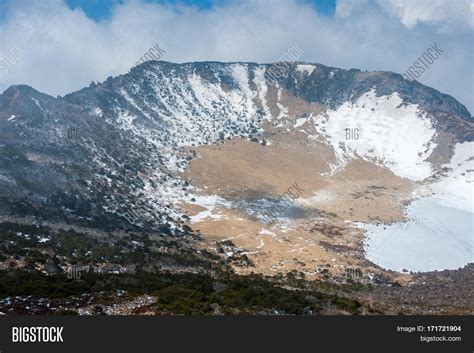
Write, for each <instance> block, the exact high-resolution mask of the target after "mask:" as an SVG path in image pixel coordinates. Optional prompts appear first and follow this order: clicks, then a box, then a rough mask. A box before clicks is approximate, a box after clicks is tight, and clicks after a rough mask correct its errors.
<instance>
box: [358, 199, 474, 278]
mask: <svg viewBox="0 0 474 353" xmlns="http://www.w3.org/2000/svg"><path fill="white" fill-rule="evenodd" d="M407 218H408V221H407V222H399V223H394V224H392V225H371V224H359V226H361V227H362V228H363V229H365V231H366V240H365V244H364V249H365V252H366V257H367V258H368V259H369V260H370V261H372V262H374V263H376V264H377V265H379V266H381V267H383V268H386V269H390V270H394V271H401V270H402V269H407V270H409V271H413V272H425V271H433V270H444V269H457V268H459V267H464V266H465V265H466V264H467V263H470V262H473V261H474V259H473V239H474V236H473V233H474V213H472V212H467V211H463V210H460V209H457V208H453V207H447V206H443V205H442V204H441V203H439V201H438V200H436V199H435V198H433V197H428V198H422V199H419V200H415V201H414V202H412V203H411V204H410V205H409V206H408V207H407Z"/></svg>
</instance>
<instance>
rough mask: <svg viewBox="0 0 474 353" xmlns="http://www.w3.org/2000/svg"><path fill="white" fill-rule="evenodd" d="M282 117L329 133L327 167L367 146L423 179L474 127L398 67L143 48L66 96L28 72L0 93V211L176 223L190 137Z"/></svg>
mask: <svg viewBox="0 0 474 353" xmlns="http://www.w3.org/2000/svg"><path fill="white" fill-rule="evenodd" d="M270 70H273V71H277V72H278V73H279V74H278V78H277V79H276V80H275V76H272V78H271V79H270V78H269V75H268V72H269V71H270ZM413 126H415V127H416V128H414V127H413ZM356 128H357V129H359V130H360V131H358V132H359V133H360V134H361V138H357V139H356V138H354V135H352V138H351V136H349V138H348V135H347V131H346V129H356ZM279 130H280V131H282V130H303V131H304V132H305V133H306V134H308V135H309V136H310V137H311V138H312V139H313V140H316V141H318V142H320V143H324V144H326V145H327V146H330V147H331V148H332V150H333V153H334V158H333V160H332V162H331V173H336V172H338V171H339V170H341V169H343V168H344V167H345V165H346V164H347V163H348V161H350V160H352V159H354V158H362V159H365V160H366V161H370V162H371V163H375V164H378V165H381V166H384V167H388V168H390V169H391V170H392V171H393V172H394V173H395V174H396V175H398V176H400V177H404V178H409V179H412V180H416V181H425V182H426V181H430V180H431V181H438V179H439V178H440V177H442V176H444V177H446V178H448V177H450V175H451V176H453V177H456V175H452V174H453V173H451V174H450V171H449V168H448V169H446V170H443V168H447V167H446V165H447V164H448V163H449V162H450V160H451V159H452V158H454V157H453V156H455V155H456V151H458V152H459V151H461V152H462V151H464V150H466V148H465V147H466V146H467V145H466V144H469V146H470V144H471V143H472V141H474V120H473V118H472V117H471V115H470V113H469V112H468V111H467V109H466V108H465V107H464V106H463V105H462V104H460V103H459V102H457V101H456V100H455V99H454V98H452V97H450V96H448V95H445V94H442V93H440V92H438V91H436V90H434V89H432V88H429V87H426V86H423V85H421V84H419V83H417V82H410V81H407V80H404V79H403V78H402V76H401V75H398V74H395V73H390V72H361V71H359V70H355V69H351V70H342V69H337V68H331V67H326V66H323V65H319V64H315V65H308V64H301V63H295V64H292V65H288V66H286V67H284V68H283V67H281V66H278V65H277V64H268V65H259V64H255V63H218V62H202V63H186V64H173V63H168V62H147V63H145V64H142V65H140V66H138V67H135V68H133V69H132V70H131V72H130V73H129V74H127V75H122V76H118V77H115V78H112V77H109V78H108V79H107V80H106V81H105V82H103V83H98V84H91V85H90V86H89V87H87V88H84V89H82V90H80V91H78V92H74V93H71V94H69V95H67V96H65V97H58V98H53V97H50V96H48V95H45V94H42V93H40V92H38V91H35V90H34V89H32V88H30V87H28V86H24V85H20V86H12V87H10V88H9V89H7V90H6V91H5V92H4V93H3V94H2V95H0V214H3V215H6V214H9V215H20V216H25V215H27V216H35V217H38V218H40V219H44V220H52V221H59V220H60V221H65V222H73V223H78V224H81V225H87V226H93V227H100V228H117V227H122V226H135V227H142V228H154V229H159V230H161V231H162V232H164V233H170V232H177V231H178V232H180V231H182V230H183V227H182V226H183V224H184V223H185V222H186V220H187V218H186V216H185V215H184V212H183V210H182V209H181V208H180V205H179V202H181V201H183V202H186V201H191V200H192V199H193V198H194V197H195V194H194V192H195V188H194V187H193V186H192V185H189V184H188V182H186V181H185V180H183V179H182V178H181V177H180V173H181V172H183V171H185V169H186V168H187V166H188V161H190V160H191V159H193V158H194V157H196V153H195V152H193V151H192V147H193V146H201V145H207V144H213V143H221V142H224V141H225V140H227V139H229V138H235V137H241V138H245V139H252V138H255V137H259V135H261V134H263V133H274V132H277V131H279ZM388 131H390V136H388V135H387V133H388ZM351 132H354V131H352V130H351ZM388 139H391V142H390V143H389V146H390V148H386V145H384V144H386V143H387V141H388ZM254 140H255V139H254ZM260 140H261V139H260ZM265 144H267V142H266V140H265ZM459 146H464V147H463V148H460V147H459ZM190 147H191V148H190ZM397 150H400V153H397ZM465 154H466V153H464V152H462V156H461V157H460V155H459V154H458V155H457V156H458V157H457V159H456V161H457V162H459V163H460V164H463V163H465V162H466V161H468V160H469V156H468V155H465ZM470 163H472V161H471V162H470ZM443 166H444V167H443ZM464 169H465V170H464V171H465V173H468V174H469V173H472V169H469V168H468V167H466V168H464ZM454 174H455V173H454ZM469 175H470V174H469ZM457 177H458V178H461V179H463V178H464V179H466V180H467V178H468V177H466V176H465V175H463V176H462V177H461V176H460V175H457Z"/></svg>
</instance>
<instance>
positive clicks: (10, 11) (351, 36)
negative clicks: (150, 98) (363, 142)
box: [0, 0, 474, 113]
mask: <svg viewBox="0 0 474 353" xmlns="http://www.w3.org/2000/svg"><path fill="white" fill-rule="evenodd" d="M427 1H428V0H239V1H237V0H215V1H211V0H181V1H175V0H153V1H152V0H42V1H35V0H0V38H1V40H0V92H1V91H3V90H4V89H6V88H8V87H9V86H10V85H13V84H20V83H24V84H28V85H30V86H33V87H34V88H36V89H38V90H40V91H43V92H45V93H48V94H51V95H63V94H66V93H69V92H72V91H75V90H78V89H81V88H82V87H84V86H87V85H89V84H90V82H91V81H95V82H97V81H103V80H105V79H106V78H107V77H108V76H116V75H119V74H123V73H126V72H128V71H129V70H130V68H131V67H133V66H134V65H135V63H136V62H137V61H138V60H139V59H140V57H142V56H143V54H144V53H145V52H146V51H147V50H148V49H149V48H150V47H152V46H153V45H155V44H158V45H159V46H160V48H163V49H164V50H165V54H164V55H163V58H162V59H163V60H168V61H172V62H189V61H206V60H215V61H252V62H261V63H268V62H276V61H278V60H279V58H281V56H282V55H283V54H284V53H285V52H286V51H287V50H288V48H290V47H291V46H293V45H295V44H297V45H298V46H299V47H300V48H301V49H302V52H303V54H302V55H301V57H299V58H298V59H299V61H305V62H310V63H321V64H324V65H328V66H333V67H340V68H344V69H350V68H358V69H361V70H383V71H393V72H398V73H401V74H402V73H404V72H405V71H406V70H407V69H408V68H409V67H410V66H411V65H413V63H414V61H416V60H417V58H419V57H420V55H422V54H423V52H424V51H425V50H427V48H429V47H430V46H432V45H433V43H436V45H437V46H438V47H439V48H441V49H442V50H443V54H442V55H441V57H440V58H439V59H438V60H436V62H435V63H434V64H433V65H431V66H430V67H429V68H428V70H426V71H425V73H423V75H422V76H421V77H419V78H418V80H419V81H420V82H421V83H424V84H426V85H428V86H431V87H434V88H436V89H438V90H440V91H441V92H444V93H448V94H450V95H452V96H454V97H455V98H456V99H458V100H459V101H460V102H461V103H463V104H465V105H466V106H467V107H468V108H469V110H470V111H471V113H472V112H473V111H474V87H473V84H472V82H474V76H473V72H474V71H473V69H472V63H473V62H474V37H473V34H474V22H473V14H474V5H473V4H472V1H471V0H430V2H429V6H428V5H427ZM15 50H16V51H17V52H18V51H19V52H20V53H21V55H20V57H19V58H17V60H16V59H15V60H9V61H8V62H6V61H5V60H6V59H5V58H11V57H12V54H14V52H15Z"/></svg>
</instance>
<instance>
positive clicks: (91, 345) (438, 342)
mask: <svg viewBox="0 0 474 353" xmlns="http://www.w3.org/2000/svg"><path fill="white" fill-rule="evenodd" d="M473 333H474V330H473V317H472V316H463V317H454V316H351V317H350V316H301V317H288V316H286V317H277V316H264V317H262V316H259V317H257V316H255V317H239V316H233V317H230V316H221V317H178V316H175V317H117V316H116V317H112V316H110V317H107V316H93V317H67V316H63V317H58V316H49V317H47V316H4V317H1V318H0V353H16V352H35V353H37V352H48V353H54V352H68V353H69V352H71V353H72V352H130V353H132V352H144V351H154V352H160V351H163V352H195V351H196V352H197V351H201V352H223V351H227V350H232V351H233V350H239V351H242V352H254V351H262V352H271V351H288V352H301V351H302V350H303V349H305V350H310V351H311V352H316V351H319V352H390V351H395V352H401V351H405V352H407V353H408V352H430V353H432V352H473V348H474V339H473V337H474V335H473ZM43 340H46V341H48V343H46V342H38V341H43ZM25 341H35V342H25Z"/></svg>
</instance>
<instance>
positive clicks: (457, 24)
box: [379, 0, 474, 31]
mask: <svg viewBox="0 0 474 353" xmlns="http://www.w3.org/2000/svg"><path fill="white" fill-rule="evenodd" d="M379 3H380V4H381V5H382V6H384V7H385V8H387V9H388V10H389V11H391V12H393V13H394V14H396V15H397V16H398V17H399V18H400V20H401V21H402V23H403V24H404V25H405V26H406V27H407V28H413V27H414V26H415V25H416V24H417V23H426V24H431V25H436V26H439V27H440V28H441V29H442V30H444V31H450V30H452V29H463V28H470V29H472V28H474V21H473V14H474V3H473V2H472V1H471V0H456V1H453V0H430V1H427V0H379Z"/></svg>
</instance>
